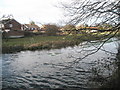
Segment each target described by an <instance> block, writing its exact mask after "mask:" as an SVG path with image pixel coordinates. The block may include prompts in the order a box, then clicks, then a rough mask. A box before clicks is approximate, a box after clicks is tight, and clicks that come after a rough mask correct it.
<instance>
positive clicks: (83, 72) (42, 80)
mask: <svg viewBox="0 0 120 90" xmlns="http://www.w3.org/2000/svg"><path fill="white" fill-rule="evenodd" d="M95 46H97V45H95ZM94 48H95V47H93V46H89V45H87V46H85V49H94ZM81 50H82V51H83V48H82V47H81V46H80V45H79V46H74V47H67V48H62V49H52V50H41V51H21V52H18V53H12V54H3V55H2V87H3V88H4V90H6V89H7V90H9V89H10V90H13V89H15V90H16V89H17V88H21V89H27V88H34V89H35V90H39V89H42V88H46V89H47V88H67V89H69V88H76V89H80V90H82V89H83V90H84V89H87V88H92V87H95V86H98V85H96V83H93V82H94V81H92V80H91V76H93V72H92V69H93V68H95V67H98V68H99V69H101V68H103V66H102V65H103V64H104V63H105V64H107V63H108V64H109V62H110V63H111V62H114V61H115V54H113V53H117V42H116V41H114V42H108V43H106V44H105V45H104V46H103V47H102V50H99V51H98V52H96V53H95V54H93V55H90V56H88V57H86V58H84V59H82V60H81V59H80V58H81V57H83V56H84V55H85V54H86V53H88V50H84V53H83V52H80V51H81ZM104 50H106V51H107V52H104ZM108 52H112V54H110V53H108ZM74 61H77V62H76V63H73V62H74ZM109 68H111V69H110V70H108V69H107V70H104V71H102V73H101V72H100V73H101V74H102V75H104V76H108V75H110V74H111V73H112V72H113V71H114V70H113V66H110V67H109ZM101 70H102V69H101ZM91 85H92V87H91Z"/></svg>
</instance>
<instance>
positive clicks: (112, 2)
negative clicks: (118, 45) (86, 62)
mask: <svg viewBox="0 0 120 90" xmlns="http://www.w3.org/2000/svg"><path fill="white" fill-rule="evenodd" d="M62 6H63V7H62V8H64V9H65V10H66V13H65V15H66V16H67V18H68V19H69V23H72V24H79V23H81V24H89V25H95V24H96V23H97V24H106V23H107V24H110V25H112V28H109V31H110V32H109V33H108V34H107V35H105V36H104V37H107V38H106V39H105V38H103V39H102V37H101V39H100V41H101V44H100V45H99V46H97V47H96V46H95V49H93V50H90V53H89V54H88V53H87V54H86V55H85V56H84V57H83V58H85V57H86V56H89V55H91V54H94V53H96V52H97V51H98V50H100V49H101V47H102V46H103V45H104V44H105V43H106V42H107V41H108V40H109V39H111V38H112V37H114V36H115V35H116V33H117V32H119V30H120V0H71V3H69V4H67V3H62ZM86 36H88V37H89V34H86ZM87 42H89V43H90V44H92V43H91V41H87ZM97 42H98V41H97ZM87 44H88V43H87ZM92 45H93V44H92ZM82 46H83V45H82ZM93 46H94V45H93ZM78 59H80V60H81V59H82V58H78ZM78 61H79V60H78Z"/></svg>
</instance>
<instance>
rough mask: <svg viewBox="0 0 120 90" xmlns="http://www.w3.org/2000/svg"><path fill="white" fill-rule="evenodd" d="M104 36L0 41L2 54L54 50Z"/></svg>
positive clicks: (83, 35) (81, 35) (80, 35)
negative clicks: (0, 42)
mask: <svg viewBox="0 0 120 90" xmlns="http://www.w3.org/2000/svg"><path fill="white" fill-rule="evenodd" d="M103 36H104V34H78V35H66V36H32V37H24V38H16V39H3V40H2V53H13V52H19V51H23V50H31V51H34V50H42V49H55V48H62V47H67V46H74V45H78V44H79V43H81V42H83V41H94V40H100V39H105V38H106V37H103Z"/></svg>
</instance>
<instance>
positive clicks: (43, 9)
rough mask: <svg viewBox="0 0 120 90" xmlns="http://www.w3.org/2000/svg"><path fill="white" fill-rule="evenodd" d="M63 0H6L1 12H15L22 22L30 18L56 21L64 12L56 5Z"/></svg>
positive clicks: (15, 16) (38, 20)
mask: <svg viewBox="0 0 120 90" xmlns="http://www.w3.org/2000/svg"><path fill="white" fill-rule="evenodd" d="M59 1H61V0H4V1H3V2H2V3H3V4H4V5H3V6H2V7H0V10H1V11H0V14H13V16H14V18H15V19H17V20H19V21H20V22H22V23H27V22H28V23H29V21H30V20H33V21H36V22H41V23H50V22H51V23H55V22H57V21H58V20H60V18H61V17H62V12H61V10H60V9H59V8H57V7H55V6H54V5H56V4H57V3H58V2H59Z"/></svg>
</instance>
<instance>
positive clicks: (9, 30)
mask: <svg viewBox="0 0 120 90" xmlns="http://www.w3.org/2000/svg"><path fill="white" fill-rule="evenodd" d="M0 29H1V31H2V33H3V32H4V35H5V37H8V38H18V37H24V32H23V31H22V30H21V24H20V23H19V22H18V21H16V20H15V19H10V18H6V19H2V20H1V21H0Z"/></svg>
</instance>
